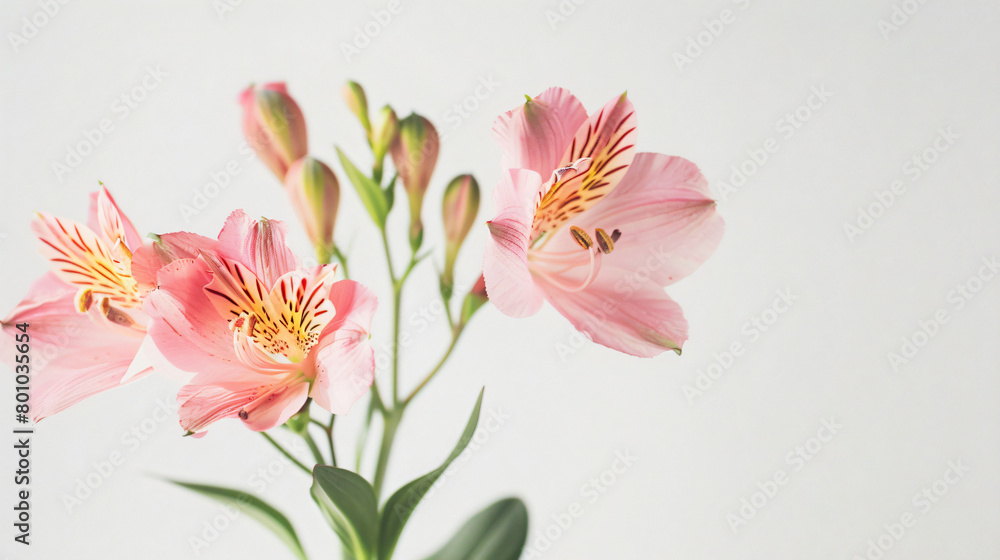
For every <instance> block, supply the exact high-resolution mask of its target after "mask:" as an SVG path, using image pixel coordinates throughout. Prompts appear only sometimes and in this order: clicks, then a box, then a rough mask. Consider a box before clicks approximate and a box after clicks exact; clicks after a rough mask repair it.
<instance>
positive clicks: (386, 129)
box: [371, 105, 399, 166]
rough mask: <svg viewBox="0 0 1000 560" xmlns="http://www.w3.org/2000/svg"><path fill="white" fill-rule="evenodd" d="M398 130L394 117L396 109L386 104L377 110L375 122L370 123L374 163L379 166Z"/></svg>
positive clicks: (396, 119) (397, 120)
mask: <svg viewBox="0 0 1000 560" xmlns="http://www.w3.org/2000/svg"><path fill="white" fill-rule="evenodd" d="M397 132H399V119H398V118H396V111H393V110H392V107H390V106H388V105H386V106H385V107H382V110H381V111H379V112H378V115H377V116H376V117H375V122H374V123H372V138H371V141H372V142H371V143H372V153H373V154H375V165H378V166H381V165H382V160H383V159H385V154H386V153H387V152H388V151H389V147H390V146H392V141H393V140H394V139H395V138H396V133H397Z"/></svg>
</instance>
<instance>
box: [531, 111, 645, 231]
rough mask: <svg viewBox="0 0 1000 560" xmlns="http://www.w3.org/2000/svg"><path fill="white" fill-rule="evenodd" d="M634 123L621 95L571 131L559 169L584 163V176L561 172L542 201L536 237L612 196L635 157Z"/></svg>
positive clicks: (632, 115) (536, 214) (631, 112)
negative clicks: (571, 135)
mask: <svg viewBox="0 0 1000 560" xmlns="http://www.w3.org/2000/svg"><path fill="white" fill-rule="evenodd" d="M636 136H637V135H636V118H635V109H634V108H633V107H632V102H631V101H629V99H628V97H627V96H626V95H625V94H622V95H620V96H619V97H617V98H615V99H612V100H611V101H609V102H608V103H607V104H606V105H605V106H604V107H603V108H602V109H601V110H600V111H598V112H597V113H594V114H593V115H591V117H590V118H589V119H587V122H585V123H583V125H582V126H581V127H580V129H579V130H578V131H577V132H576V135H575V136H574V137H573V139H572V141H571V142H570V144H569V146H568V147H567V148H566V153H565V154H563V156H562V159H561V160H560V163H559V167H560V168H567V167H570V166H574V165H577V166H579V165H581V164H582V163H583V162H586V167H585V170H584V171H581V172H579V173H566V174H564V175H563V176H561V177H560V178H559V180H558V181H556V182H555V183H554V184H553V185H552V186H551V187H549V188H548V190H547V192H545V193H544V196H543V197H542V199H541V201H540V203H539V206H538V210H537V211H536V212H535V220H534V223H533V226H532V227H533V231H534V232H535V234H538V233H541V232H544V231H550V230H555V229H558V228H559V227H560V226H562V225H563V224H564V223H566V222H567V221H569V220H570V219H572V218H573V217H574V216H576V215H578V214H580V213H582V212H585V211H586V210H588V209H589V208H591V207H592V206H594V205H595V204H597V203H598V202H600V200H601V199H602V198H604V197H605V196H607V195H608V193H610V192H612V191H613V190H614V188H615V187H616V186H617V185H618V183H619V182H620V181H621V179H622V177H624V176H625V173H626V172H627V171H628V168H629V165H630V164H631V163H632V160H633V159H634V158H635V142H636Z"/></svg>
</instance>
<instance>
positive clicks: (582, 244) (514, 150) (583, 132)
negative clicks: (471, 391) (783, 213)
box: [483, 88, 723, 357]
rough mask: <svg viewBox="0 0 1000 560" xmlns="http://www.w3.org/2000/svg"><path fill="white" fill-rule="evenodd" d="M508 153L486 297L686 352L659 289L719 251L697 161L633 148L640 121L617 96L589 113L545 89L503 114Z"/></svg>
mask: <svg viewBox="0 0 1000 560" xmlns="http://www.w3.org/2000/svg"><path fill="white" fill-rule="evenodd" d="M493 132H494V134H495V136H496V137H497V139H498V141H499V142H500V145H501V147H502V148H503V151H504V160H503V164H504V167H506V168H507V170H506V171H505V172H504V173H503V176H502V177H501V179H500V182H499V184H498V185H497V187H496V189H495V191H494V203H495V206H496V212H497V215H496V217H495V218H494V219H493V220H491V221H489V222H487V224H488V226H489V229H490V233H491V237H492V239H491V242H489V243H487V248H486V254H485V258H484V266H483V274H484V277H485V279H486V288H487V292H488V293H489V297H490V301H491V302H492V303H493V304H494V305H496V307H497V308H498V309H500V311H502V312H503V313H505V314H507V315H510V316H513V317H525V316H528V315H532V314H534V313H535V312H537V311H538V310H539V308H541V306H542V302H543V301H544V300H548V301H549V303H551V304H552V306H553V307H555V308H556V309H557V310H558V311H559V312H560V313H561V314H562V315H563V316H565V317H566V318H567V319H569V320H570V322H571V323H572V324H573V326H574V327H576V328H577V329H578V330H579V331H581V332H583V333H584V334H586V335H587V336H588V337H590V338H591V339H592V340H593V341H594V342H597V343H600V344H603V345H604V346H608V347H610V348H614V349H616V350H620V351H622V352H625V353H628V354H632V355H634V356H640V357H651V356H655V355H657V354H660V353H661V352H663V351H664V350H666V349H671V350H675V351H677V352H678V353H679V352H680V349H681V346H682V345H683V343H684V341H685V340H686V339H687V322H686V321H685V320H684V315H683V313H682V312H681V309H680V306H678V305H677V304H676V303H675V302H674V301H673V300H671V299H670V298H669V297H667V295H666V294H665V293H664V292H663V286H668V285H670V284H672V283H674V282H676V281H677V280H679V279H681V278H683V277H685V276H687V275H688V274H690V273H691V272H692V271H694V270H695V269H696V268H697V267H698V266H699V265H701V263H702V262H704V261H705V259H707V258H708V256H709V255H711V254H712V252H713V251H714V250H715V248H716V247H717V246H718V244H719V241H720V240H721V237H722V231H723V223H722V218H721V217H720V216H719V215H718V214H717V213H716V211H715V202H714V201H713V200H712V198H711V196H710V194H709V191H708V184H707V182H706V180H705V178H704V176H702V174H701V172H700V171H699V170H698V168H697V167H696V166H695V165H694V164H693V163H691V162H689V161H687V160H685V159H683V158H680V157H676V156H666V155H662V154H654V153H636V150H635V144H636V118H635V111H634V110H633V108H632V103H631V102H630V101H629V100H628V98H627V97H626V96H625V95H624V94H622V95H621V96H620V97H616V98H614V99H612V100H611V101H609V102H608V103H607V104H606V105H605V106H604V107H603V108H602V109H601V110H600V111H598V112H597V113H595V114H593V115H590V116H589V117H588V116H587V112H586V111H585V110H584V108H583V105H582V104H581V103H580V102H579V101H578V100H577V99H576V97H574V96H573V95H572V94H571V93H569V92H568V91H566V90H564V89H560V88H550V89H548V90H546V91H544V92H542V94H541V95H539V96H538V97H535V98H534V99H530V100H529V101H528V102H527V103H525V104H524V105H522V106H520V107H518V108H516V109H514V110H512V111H508V112H507V113H505V114H503V115H501V116H500V117H498V118H497V120H496V121H495V123H494V125H493Z"/></svg>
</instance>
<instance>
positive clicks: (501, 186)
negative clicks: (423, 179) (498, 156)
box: [483, 169, 543, 317]
mask: <svg viewBox="0 0 1000 560" xmlns="http://www.w3.org/2000/svg"><path fill="white" fill-rule="evenodd" d="M541 184H542V178H541V177H540V176H539V175H538V173H536V172H534V171H530V170H527V169H510V170H508V171H507V172H505V173H504V174H503V176H502V177H501V179H500V182H499V183H498V184H497V186H496V189H494V191H493V202H494V206H495V207H496V210H497V216H496V217H495V218H494V219H493V220H491V221H489V222H487V225H488V226H489V228H490V234H491V235H490V240H489V241H487V243H486V251H485V254H484V256H483V277H484V278H485V279H486V292H487V293H488V294H489V297H490V301H491V302H493V305H495V306H496V307H497V309H499V310H500V311H501V312H502V313H504V314H506V315H509V316H511V317H527V316H529V315H533V314H534V313H536V312H537V311H538V310H539V308H541V306H542V301H543V296H542V293H541V291H539V289H538V287H537V286H536V285H535V282H534V279H533V278H532V276H531V271H530V270H529V268H528V245H529V236H530V235H531V221H532V218H533V215H534V201H535V198H536V197H537V194H538V189H539V188H540V187H541Z"/></svg>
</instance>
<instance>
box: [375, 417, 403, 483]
mask: <svg viewBox="0 0 1000 560" xmlns="http://www.w3.org/2000/svg"><path fill="white" fill-rule="evenodd" d="M402 417H403V409H402V408H397V409H395V410H393V411H391V412H388V413H386V414H384V415H383V419H384V421H385V426H384V427H383V431H382V446H381V447H380V448H379V451H378V463H377V464H376V465H375V478H374V479H373V481H372V487H374V488H375V498H376V499H377V500H379V501H381V499H382V483H383V482H384V480H385V471H386V468H387V467H388V466H389V454H390V453H391V452H392V443H393V441H394V440H395V439H396V428H398V427H399V421H400V420H401V419H402Z"/></svg>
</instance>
